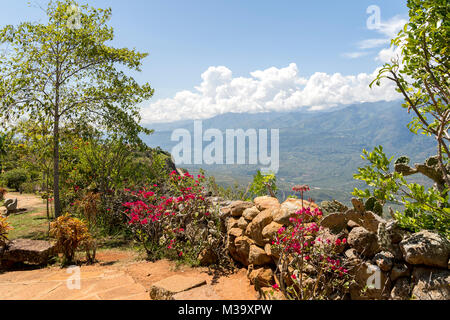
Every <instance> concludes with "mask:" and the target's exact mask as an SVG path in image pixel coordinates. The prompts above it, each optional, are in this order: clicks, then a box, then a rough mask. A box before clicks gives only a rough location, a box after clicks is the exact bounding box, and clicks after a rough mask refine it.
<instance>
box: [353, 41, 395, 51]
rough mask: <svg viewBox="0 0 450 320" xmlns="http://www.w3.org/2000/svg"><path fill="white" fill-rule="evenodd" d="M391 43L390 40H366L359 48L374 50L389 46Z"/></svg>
mask: <svg viewBox="0 0 450 320" xmlns="http://www.w3.org/2000/svg"><path fill="white" fill-rule="evenodd" d="M390 41H391V40H390V39H366V40H363V41H361V42H360V43H358V47H359V48H360V49H372V48H377V47H381V46H384V45H386V44H389V43H390Z"/></svg>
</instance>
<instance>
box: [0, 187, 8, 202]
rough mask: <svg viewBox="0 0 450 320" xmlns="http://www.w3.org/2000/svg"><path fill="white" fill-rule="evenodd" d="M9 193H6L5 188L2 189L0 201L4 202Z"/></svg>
mask: <svg viewBox="0 0 450 320" xmlns="http://www.w3.org/2000/svg"><path fill="white" fill-rule="evenodd" d="M7 193H8V191H6V189H5V188H1V187H0V201H3V200H4V199H5V194H7Z"/></svg>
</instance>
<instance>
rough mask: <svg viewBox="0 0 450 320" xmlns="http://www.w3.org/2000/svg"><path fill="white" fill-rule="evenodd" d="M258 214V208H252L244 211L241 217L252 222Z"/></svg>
mask: <svg viewBox="0 0 450 320" xmlns="http://www.w3.org/2000/svg"><path fill="white" fill-rule="evenodd" d="M259 212H260V211H259V210H258V208H256V207H255V206H253V207H251V208H247V209H245V210H244V212H243V213H242V216H243V217H244V219H245V220H247V221H252V220H253V219H254V218H255V217H256V216H257V215H258V214H259Z"/></svg>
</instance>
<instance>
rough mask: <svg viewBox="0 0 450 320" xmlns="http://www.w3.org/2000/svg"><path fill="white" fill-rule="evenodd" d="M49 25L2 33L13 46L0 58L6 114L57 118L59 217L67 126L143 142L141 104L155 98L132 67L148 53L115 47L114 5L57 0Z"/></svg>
mask: <svg viewBox="0 0 450 320" xmlns="http://www.w3.org/2000/svg"><path fill="white" fill-rule="evenodd" d="M46 13H47V17H48V21H47V22H46V23H45V24H42V23H31V22H25V23H21V24H19V25H18V26H12V25H8V26H5V27H4V28H3V29H1V30H0V43H1V44H3V45H4V46H6V47H7V48H8V51H6V52H4V53H2V57H0V58H1V59H0V76H1V78H0V118H2V119H1V120H3V121H2V122H3V123H10V122H11V121H14V119H17V118H18V117H21V116H26V117H28V118H30V119H31V120H35V121H39V119H43V118H46V119H47V118H48V119H51V121H50V122H51V126H52V134H53V173H54V174H53V190H54V206H55V215H56V216H59V215H60V214H61V204H60V195H59V172H60V168H59V165H60V162H59V145H60V128H61V126H63V125H66V124H70V123H72V124H76V123H80V122H83V123H86V122H87V123H90V124H91V125H93V126H95V127H96V128H99V129H100V130H102V131H104V132H108V131H110V132H111V131H112V132H115V133H117V134H120V135H122V136H126V138H127V139H134V140H139V137H138V135H139V134H140V133H146V134H150V133H151V130H148V129H145V128H143V127H142V126H140V125H139V121H140V116H139V109H138V107H137V105H138V104H139V103H141V102H142V101H144V100H146V99H149V98H150V97H151V96H152V95H153V89H152V88H151V87H150V85H149V84H148V83H146V84H143V85H140V84H138V83H137V82H136V81H135V79H133V77H131V76H129V75H127V74H126V73H125V71H126V70H131V71H140V67H141V65H142V60H143V59H144V58H145V57H146V56H147V54H146V53H140V52H138V51H136V50H135V49H132V50H130V49H127V48H114V47H112V46H110V45H109V42H110V41H112V40H113V38H114V33H113V29H112V28H111V27H109V26H108V25H107V22H108V20H109V18H110V16H111V9H96V8H92V7H90V6H88V5H83V6H79V5H78V4H77V3H75V2H74V1H70V0H65V1H57V2H50V3H49V5H48V8H47V9H46Z"/></svg>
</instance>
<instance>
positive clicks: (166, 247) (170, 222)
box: [123, 171, 226, 264]
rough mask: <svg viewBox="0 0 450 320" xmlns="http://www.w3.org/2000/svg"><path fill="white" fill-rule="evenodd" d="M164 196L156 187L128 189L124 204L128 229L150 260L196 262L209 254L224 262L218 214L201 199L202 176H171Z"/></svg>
mask: <svg viewBox="0 0 450 320" xmlns="http://www.w3.org/2000/svg"><path fill="white" fill-rule="evenodd" d="M169 181H170V186H169V188H170V190H168V193H169V194H170V195H171V196H167V195H166V194H165V193H163V190H162V188H160V186H158V185H156V184H155V185H152V186H148V187H146V188H142V189H141V190H139V191H131V190H127V192H128V193H129V198H130V200H131V201H127V202H125V203H123V207H124V208H125V210H124V214H125V216H126V217H127V221H128V223H127V224H128V228H129V230H130V232H131V233H132V234H133V236H134V238H135V239H136V240H137V241H138V242H140V243H141V244H142V245H143V247H144V248H145V250H146V251H147V254H148V257H149V258H150V259H152V260H154V259H157V258H160V257H161V256H162V255H163V256H165V257H168V258H174V259H182V260H184V261H188V262H195V263H196V262H198V261H197V259H198V256H199V254H200V253H201V252H207V251H209V252H210V253H212V254H213V255H214V256H216V257H217V258H218V260H220V261H219V264H221V263H225V262H226V261H225V257H226V254H225V239H224V237H223V234H222V233H221V232H220V223H219V218H218V215H217V212H215V211H213V210H211V209H212V208H210V207H209V204H208V202H207V200H206V199H205V197H204V193H205V190H204V189H205V188H204V186H203V184H205V177H204V176H203V175H198V176H197V177H194V176H193V175H190V174H189V173H188V172H187V173H185V174H184V175H178V174H177V172H176V171H173V172H172V173H171V174H170V179H169Z"/></svg>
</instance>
